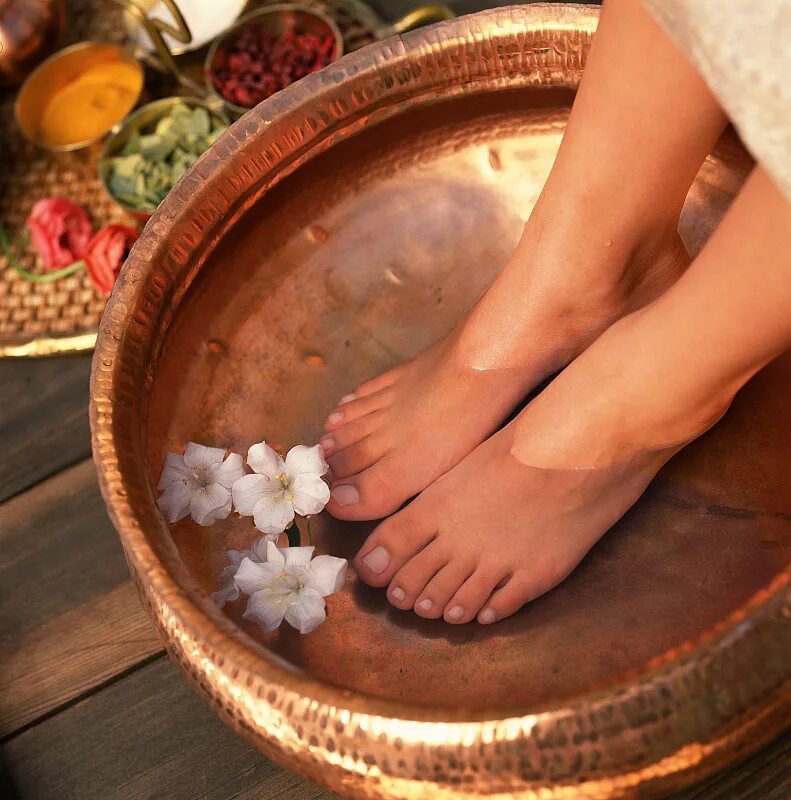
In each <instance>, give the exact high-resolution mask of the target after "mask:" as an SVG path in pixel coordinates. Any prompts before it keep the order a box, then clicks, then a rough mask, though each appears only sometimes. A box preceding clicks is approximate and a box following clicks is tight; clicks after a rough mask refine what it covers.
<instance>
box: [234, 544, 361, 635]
mask: <svg viewBox="0 0 791 800" xmlns="http://www.w3.org/2000/svg"><path fill="white" fill-rule="evenodd" d="M266 548H267V550H266V561H265V562H264V563H259V562H256V561H253V560H252V559H251V558H243V559H242V561H241V563H240V564H239V568H238V570H237V572H236V577H235V578H234V581H235V584H236V586H237V587H238V588H239V589H240V590H241V591H242V592H244V593H245V594H247V595H249V596H250V599H249V600H248V602H247V610H246V611H245V612H244V616H245V617H246V618H247V619H254V620H256V622H258V623H259V624H260V625H261V627H262V628H263V629H264V630H265V631H273V630H275V628H277V627H278V626H279V625H280V623H281V622H283V620H284V619H285V621H286V622H288V623H289V625H291V626H293V627H294V628H296V629H297V630H298V631H299V632H300V633H310V632H311V631H312V630H315V629H316V628H317V627H318V626H319V625H321V623H322V622H324V620H325V619H326V618H327V612H326V605H327V604H326V602H325V600H324V598H325V597H327V596H328V595H331V594H333V593H334V592H337V591H338V590H339V589H340V588H341V586H343V581H344V577H345V574H346V559H344V558H335V557H334V556H324V555H322V556H317V557H316V558H313V550H314V548H312V547H285V548H278V547H277V546H276V545H275V544H274V543H273V542H271V541H268V542H267V543H266Z"/></svg>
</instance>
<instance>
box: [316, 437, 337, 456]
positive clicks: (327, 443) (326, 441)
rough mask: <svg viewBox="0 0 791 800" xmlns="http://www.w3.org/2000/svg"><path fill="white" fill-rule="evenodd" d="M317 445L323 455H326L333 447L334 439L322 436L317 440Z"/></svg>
mask: <svg viewBox="0 0 791 800" xmlns="http://www.w3.org/2000/svg"><path fill="white" fill-rule="evenodd" d="M319 444H320V445H321V449H322V450H323V451H324V452H325V453H328V452H329V451H330V450H332V448H333V447H335V439H333V438H332V436H322V437H321V439H319Z"/></svg>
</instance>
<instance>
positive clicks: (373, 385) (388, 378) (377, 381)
mask: <svg viewBox="0 0 791 800" xmlns="http://www.w3.org/2000/svg"><path fill="white" fill-rule="evenodd" d="M403 371H404V365H403V364H399V365H398V366H397V367H393V369H389V370H388V371H387V372H383V373H382V374H381V375H377V376H376V377H375V378H371V380H370V381H365V383H361V384H360V385H359V386H358V387H357V388H356V389H355V390H354V392H353V394H354V396H355V397H356V398H358V397H366V396H368V395H369V394H374V393H375V392H379V391H381V390H382V389H386V388H387V387H388V386H392V385H393V384H394V383H395V382H396V381H397V380H398V378H399V376H400V375H401V373H402V372H403Z"/></svg>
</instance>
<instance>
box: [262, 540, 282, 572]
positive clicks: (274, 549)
mask: <svg viewBox="0 0 791 800" xmlns="http://www.w3.org/2000/svg"><path fill="white" fill-rule="evenodd" d="M266 561H267V563H268V564H274V565H275V566H276V567H277V568H278V570H282V569H283V567H284V566H285V563H286V559H285V558H284V557H283V551H282V550H280V549H279V548H278V546H277V545H276V544H275V543H274V542H273V541H268V542H267V543H266Z"/></svg>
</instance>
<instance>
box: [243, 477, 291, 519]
mask: <svg viewBox="0 0 791 800" xmlns="http://www.w3.org/2000/svg"><path fill="white" fill-rule="evenodd" d="M279 489H280V483H275V482H274V481H272V480H270V479H269V478H267V477H266V476H265V475H243V476H242V477H241V478H239V479H238V480H237V481H234V484H233V489H232V490H231V491H232V492H233V507H234V508H235V509H236V510H237V511H238V512H239V513H240V514H242V515H243V516H245V517H251V516H252V515H253V509H254V508H255V505H256V503H257V502H258V501H259V500H260V499H261V498H262V497H263V496H264V495H265V494H271V493H272V492H273V491H278V490H279Z"/></svg>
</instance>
